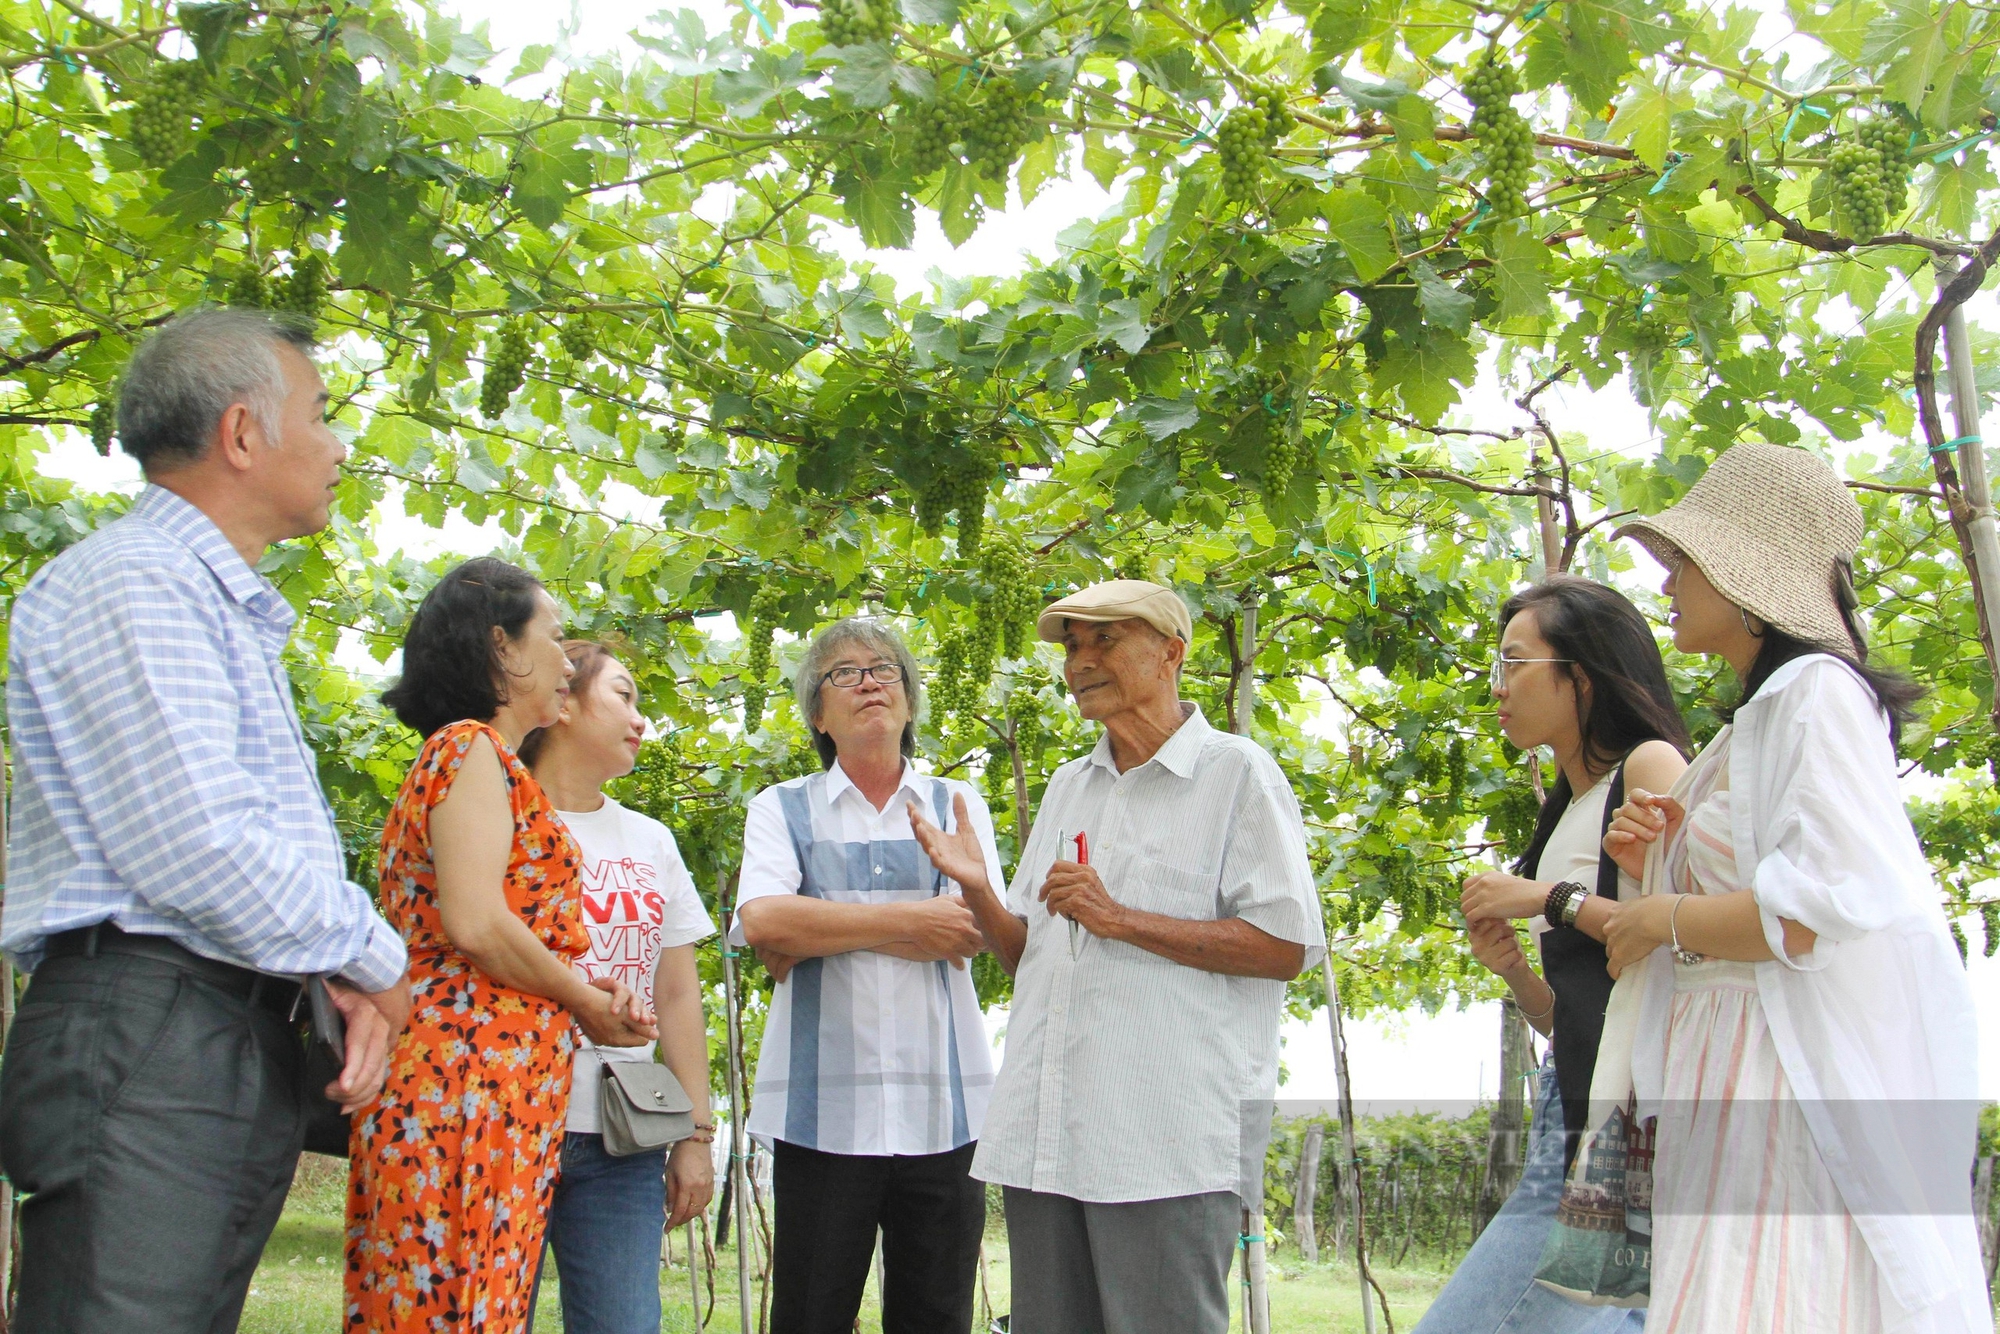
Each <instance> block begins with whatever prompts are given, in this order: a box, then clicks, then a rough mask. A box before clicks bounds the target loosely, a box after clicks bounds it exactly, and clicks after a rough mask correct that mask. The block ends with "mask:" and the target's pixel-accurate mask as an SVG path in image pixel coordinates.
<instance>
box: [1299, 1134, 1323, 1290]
mask: <svg viewBox="0 0 2000 1334" xmlns="http://www.w3.org/2000/svg"><path fill="white" fill-rule="evenodd" d="M1325 1139H1326V1127H1325V1126H1322V1125H1321V1124H1320V1123H1319V1122H1317V1121H1315V1122H1313V1123H1312V1124H1311V1125H1309V1126H1307V1127H1306V1139H1305V1143H1304V1144H1303V1145H1302V1146H1300V1148H1299V1182H1298V1185H1297V1186H1296V1187H1294V1188H1293V1190H1292V1235H1293V1236H1294V1237H1296V1238H1297V1239H1298V1243H1299V1255H1300V1257H1301V1258H1303V1259H1304V1260H1305V1262H1306V1263H1307V1264H1317V1263H1319V1234H1318V1232H1317V1231H1315V1230H1314V1227H1313V1204H1314V1202H1315V1197H1316V1196H1317V1195H1318V1194H1319V1153H1320V1146H1321V1145H1322V1144H1323V1143H1324V1142H1325Z"/></svg>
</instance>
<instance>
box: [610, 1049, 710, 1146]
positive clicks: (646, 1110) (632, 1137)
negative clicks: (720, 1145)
mask: <svg viewBox="0 0 2000 1334" xmlns="http://www.w3.org/2000/svg"><path fill="white" fill-rule="evenodd" d="M598 1119H599V1120H600V1121H602V1122H603V1126H604V1151H605V1152H606V1153H608V1154H611V1155H612V1156H613V1157H616V1158H628V1157H630V1156H631V1155H633V1154H635V1153H660V1152H663V1151H665V1150H667V1149H669V1148H671V1147H673V1146H674V1145H676V1144H678V1143H680V1142H681V1141H682V1140H684V1139H692V1138H693V1137H694V1103H693V1101H691V1100H690V1099H689V1098H688V1095H687V1092H686V1091H685V1090H684V1089H682V1088H681V1082H680V1081H679V1080H678V1079H675V1078H674V1072H673V1071H671V1070H669V1069H667V1067H666V1066H664V1065H661V1064H660V1063H659V1062H657V1061H605V1062H604V1085H603V1088H602V1090H601V1092H600V1094H599V1100H598Z"/></svg>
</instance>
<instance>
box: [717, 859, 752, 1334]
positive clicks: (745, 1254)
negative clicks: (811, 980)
mask: <svg viewBox="0 0 2000 1334" xmlns="http://www.w3.org/2000/svg"><path fill="white" fill-rule="evenodd" d="M734 888H735V887H734V885H733V884H731V883H728V882H727V881H722V880H720V878H719V879H718V884H717V890H718V893H717V897H718V898H720V899H722V900H723V905H722V1002H723V1004H724V1005H725V1006H726V1007H727V1008H728V1011H729V1029H728V1033H729V1037H728V1041H729V1189H730V1194H731V1195H732V1196H734V1197H735V1205H736V1319H737V1325H738V1327H739V1329H740V1330H741V1334H750V1235H751V1227H750V1180H749V1174H748V1163H747V1160H746V1159H745V1157H744V1153H743V1148H744V1134H743V1105H744V1103H745V1102H746V1101H748V1099H747V1098H746V1097H745V1096H744V1092H743V1015H742V1011H741V1010H740V1009H739V1007H738V1003H737V997H738V992H739V989H740V986H741V979H740V978H738V976H737V972H736V948H735V946H733V945H731V944H730V943H729V931H730V927H731V925H732V921H733V918H734V917H735V912H734V906H735V905H734V898H735V895H734V893H733V892H732V891H733V890H734Z"/></svg>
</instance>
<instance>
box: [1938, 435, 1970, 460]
mask: <svg viewBox="0 0 2000 1334" xmlns="http://www.w3.org/2000/svg"><path fill="white" fill-rule="evenodd" d="M1978 443H1979V437H1978V436H1976V435H1962V436H1960V437H1958V439H1956V440H1947V441H1945V442H1944V443H1943V444H1941V445H1935V446H1933V447H1932V448H1931V453H1932V454H1933V455H1937V454H1956V453H1958V449H1959V446H1961V445H1976V444H1978Z"/></svg>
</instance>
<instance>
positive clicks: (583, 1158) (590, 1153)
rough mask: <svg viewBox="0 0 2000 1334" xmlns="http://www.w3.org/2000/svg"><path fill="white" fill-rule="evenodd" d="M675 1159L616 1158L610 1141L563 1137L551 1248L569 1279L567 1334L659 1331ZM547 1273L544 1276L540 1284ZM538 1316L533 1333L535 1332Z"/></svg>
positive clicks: (653, 1155) (596, 1137)
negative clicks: (670, 1164) (670, 1168)
mask: <svg viewBox="0 0 2000 1334" xmlns="http://www.w3.org/2000/svg"><path fill="white" fill-rule="evenodd" d="M666 1222H667V1157H666V1155H665V1154H664V1153H635V1154H633V1155H632V1156H631V1157H629V1158H614V1157H612V1156H611V1155H610V1154H608V1153H606V1152H605V1151H604V1136H602V1135H576V1134H570V1135H565V1136H563V1147H562V1176H561V1178H560V1179H559V1180H558V1181H557V1182H556V1198H555V1203H554V1204H553V1205H551V1206H550V1208H549V1245H550V1246H551V1247H552V1248H553V1249H554V1250H555V1254H556V1272H557V1274H558V1275H559V1276H560V1277H561V1279H562V1315H563V1328H564V1329H565V1330H566V1331H567V1334H659V1331H660V1233H661V1231H662V1230H663V1229H664V1228H665V1227H666ZM540 1281H541V1280H540V1276H539V1274H538V1275H537V1277H536V1284H537V1287H539V1286H540ZM534 1328H535V1322H534V1317H533V1315H532V1314H530V1316H529V1319H528V1326H527V1330H526V1334H534Z"/></svg>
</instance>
